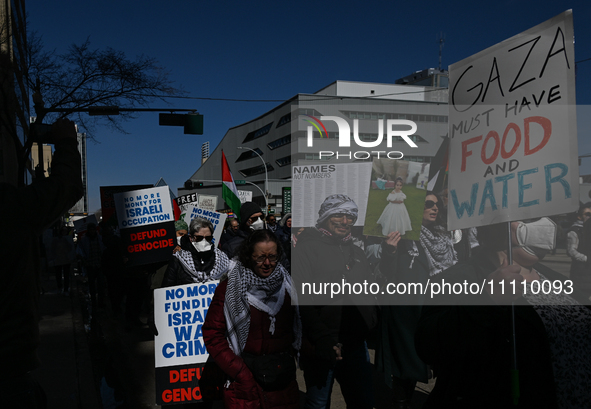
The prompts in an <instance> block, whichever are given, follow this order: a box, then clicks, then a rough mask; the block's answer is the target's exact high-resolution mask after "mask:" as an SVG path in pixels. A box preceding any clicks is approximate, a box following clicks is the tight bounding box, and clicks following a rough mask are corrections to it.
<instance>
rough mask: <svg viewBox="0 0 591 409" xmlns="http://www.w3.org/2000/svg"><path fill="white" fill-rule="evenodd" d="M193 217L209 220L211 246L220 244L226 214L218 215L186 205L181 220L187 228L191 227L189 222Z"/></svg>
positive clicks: (217, 213) (211, 211) (214, 212)
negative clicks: (211, 233)
mask: <svg viewBox="0 0 591 409" xmlns="http://www.w3.org/2000/svg"><path fill="white" fill-rule="evenodd" d="M195 217H201V218H202V219H206V220H209V221H210V222H211V224H213V229H214V230H213V241H212V244H213V245H214V246H216V245H217V244H218V243H219V242H220V237H221V235H222V231H223V230H224V223H226V219H227V218H228V215H227V214H224V213H219V212H216V211H213V210H207V209H202V208H200V207H195V206H193V205H188V206H187V208H186V209H185V213H184V216H183V220H184V221H185V223H187V226H190V225H191V220H193V219H194V218H195Z"/></svg>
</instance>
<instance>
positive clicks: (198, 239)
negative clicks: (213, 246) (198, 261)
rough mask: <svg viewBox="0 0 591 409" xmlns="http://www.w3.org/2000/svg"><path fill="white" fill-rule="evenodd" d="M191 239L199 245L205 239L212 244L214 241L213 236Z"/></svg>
mask: <svg viewBox="0 0 591 409" xmlns="http://www.w3.org/2000/svg"><path fill="white" fill-rule="evenodd" d="M191 237H193V240H194V241H196V242H197V243H199V242H200V241H201V240H203V239H205V240H207V241H208V242H210V243H211V242H212V241H213V236H191Z"/></svg>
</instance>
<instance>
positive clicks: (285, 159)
mask: <svg viewBox="0 0 591 409" xmlns="http://www.w3.org/2000/svg"><path fill="white" fill-rule="evenodd" d="M275 163H276V164H278V165H279V166H280V167H282V166H286V165H289V164H290V163H291V155H290V156H285V157H283V158H280V159H277V160H276V161H275Z"/></svg>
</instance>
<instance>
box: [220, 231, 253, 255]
mask: <svg viewBox="0 0 591 409" xmlns="http://www.w3.org/2000/svg"><path fill="white" fill-rule="evenodd" d="M252 232H253V230H250V229H248V230H238V231H237V232H236V234H235V235H234V237H231V238H230V239H229V240H227V241H226V242H224V244H223V245H222V251H223V252H224V253H226V255H227V256H228V257H229V258H233V257H234V256H235V255H236V253H237V252H238V248H239V247H240V245H241V244H242V242H243V241H244V240H246V239H247V238H248V236H250V234H251V233H252Z"/></svg>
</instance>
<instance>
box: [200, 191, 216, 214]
mask: <svg viewBox="0 0 591 409" xmlns="http://www.w3.org/2000/svg"><path fill="white" fill-rule="evenodd" d="M197 207H199V208H201V209H205V210H211V211H214V212H215V209H216V208H217V207H218V197H217V196H213V195H199V197H198V199H197Z"/></svg>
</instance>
